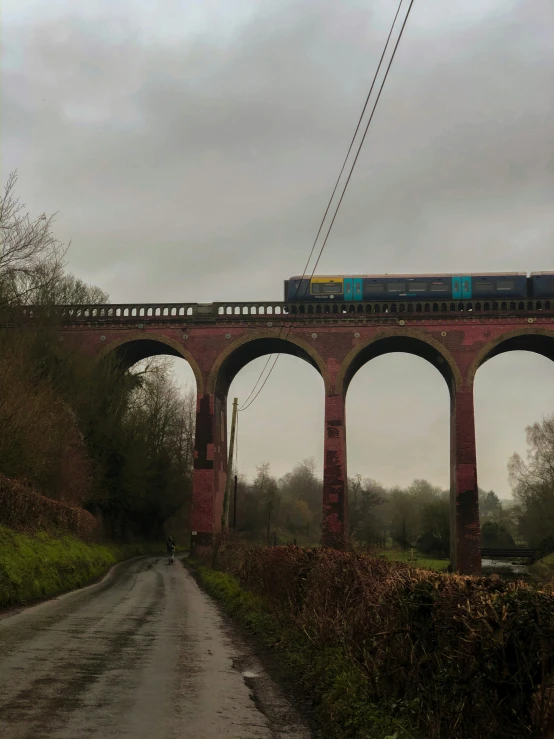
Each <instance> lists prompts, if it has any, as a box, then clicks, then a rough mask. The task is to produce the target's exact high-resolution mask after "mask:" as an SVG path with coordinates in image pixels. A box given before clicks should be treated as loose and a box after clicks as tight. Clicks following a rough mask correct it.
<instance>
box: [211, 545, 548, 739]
mask: <svg viewBox="0 0 554 739" xmlns="http://www.w3.org/2000/svg"><path fill="white" fill-rule="evenodd" d="M218 562H219V567H220V568H222V569H224V570H225V571H227V572H229V573H231V574H233V575H234V576H236V577H237V579H238V581H239V582H240V583H241V585H242V586H244V587H246V588H247V589H248V590H249V591H251V592H253V593H255V594H257V595H258V596H260V597H261V598H262V599H263V602H264V603H265V604H266V607H267V608H268V610H269V612H271V613H272V614H273V615H274V616H275V617H276V618H278V619H279V620H280V621H281V622H282V623H286V624H290V625H292V626H294V627H296V628H298V629H299V630H301V631H303V632H304V633H305V634H306V635H307V637H308V638H309V639H310V640H311V641H312V642H313V643H314V644H316V645H318V646H320V647H321V648H323V649H328V648H332V647H338V646H340V647H341V648H342V649H344V650H345V651H346V653H347V654H348V655H349V657H350V660H351V661H352V664H355V665H356V666H357V667H359V668H360V670H361V674H363V678H364V682H365V690H366V693H367V699H368V702H375V701H378V702H379V703H380V705H386V706H388V707H389V709H390V711H391V712H392V714H393V715H397V716H399V717H406V718H407V719H409V720H410V722H413V723H414V725H417V726H419V727H420V729H421V730H422V731H423V732H424V735H425V736H426V737H429V739H443V737H449V739H475V737H477V736H486V737H487V739H507V738H508V737H514V738H515V737H518V738H520V737H525V736H528V737H541V738H544V739H546V738H547V737H552V736H554V687H553V686H554V680H553V677H554V595H553V594H552V593H550V592H545V591H541V590H538V589H535V588H532V587H529V586H527V585H526V584H524V583H522V582H512V583H508V582H503V581H502V580H493V579H491V578H475V577H463V576H457V575H446V574H439V573H435V572H429V571H424V570H419V569H414V568H412V567H410V566H409V565H408V564H403V563H392V562H387V561H385V560H384V559H380V558H372V557H369V556H367V555H363V554H355V553H349V552H337V551H333V550H329V549H322V548H318V549H300V548H297V547H275V548H271V549H261V548H256V549H241V548H239V547H236V546H234V547H222V548H221V549H220V551H219V554H218ZM352 736H358V735H357V734H352Z"/></svg>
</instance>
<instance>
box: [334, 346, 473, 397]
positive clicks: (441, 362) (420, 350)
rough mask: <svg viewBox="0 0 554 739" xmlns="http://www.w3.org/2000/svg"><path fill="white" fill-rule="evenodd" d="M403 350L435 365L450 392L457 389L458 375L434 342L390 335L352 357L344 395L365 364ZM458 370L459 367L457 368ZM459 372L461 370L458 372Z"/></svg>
mask: <svg viewBox="0 0 554 739" xmlns="http://www.w3.org/2000/svg"><path fill="white" fill-rule="evenodd" d="M397 352H402V353H404V354H413V355H414V356H416V357H421V359H425V360H426V361H427V362H429V363H430V364H432V365H433V367H435V369H437V370H438V371H439V372H440V374H441V375H442V376H443V378H444V380H445V381H446V384H447V386H448V389H449V391H450V394H451V395H452V393H453V392H455V390H456V381H457V379H458V378H457V377H456V376H455V370H454V368H453V366H452V364H451V363H450V362H453V360H448V359H447V358H446V357H445V356H444V354H443V353H442V352H441V351H439V349H438V348H436V347H435V346H433V344H431V343H428V342H427V341H424V340H422V339H419V338H415V337H412V336H388V337H384V338H382V339H377V340H374V341H371V342H370V343H369V344H367V345H366V346H364V347H362V348H361V349H360V350H359V351H358V352H357V353H356V354H355V355H354V356H352V357H351V358H350V360H349V361H348V364H347V366H346V368H345V370H344V378H343V391H344V395H345V396H346V393H347V392H348V388H349V386H350V383H351V382H352V380H353V378H354V375H355V374H356V373H357V372H358V370H360V369H361V368H362V367H363V366H364V365H365V364H367V363H368V362H370V361H371V360H372V359H375V358H376V357H381V356H383V355H385V354H393V353H397ZM455 369H456V370H457V367H456V368H455ZM458 373H459V370H458V372H457V373H456V374H458Z"/></svg>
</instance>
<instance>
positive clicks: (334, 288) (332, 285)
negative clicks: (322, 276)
mask: <svg viewBox="0 0 554 739" xmlns="http://www.w3.org/2000/svg"><path fill="white" fill-rule="evenodd" d="M310 290H311V293H312V295H316V294H318V293H326V294H330V293H334V294H337V295H340V294H341V293H342V282H311V283H310Z"/></svg>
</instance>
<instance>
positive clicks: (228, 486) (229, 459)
mask: <svg viewBox="0 0 554 739" xmlns="http://www.w3.org/2000/svg"><path fill="white" fill-rule="evenodd" d="M238 404H239V401H238V398H235V399H234V400H233V417H232V420H231V438H230V440H229V456H228V457H227V479H226V481H225V495H224V497H223V511H222V512H221V530H222V531H225V529H226V528H227V520H228V515H229V510H228V509H229V498H230V497H231V480H232V479H233V476H232V471H233V448H234V446H235V427H236V424H237V412H238Z"/></svg>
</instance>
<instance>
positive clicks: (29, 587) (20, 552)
mask: <svg viewBox="0 0 554 739" xmlns="http://www.w3.org/2000/svg"><path fill="white" fill-rule="evenodd" d="M154 553H155V554H159V553H163V545H160V544H156V543H151V542H148V543H141V542H139V543H136V544H113V543H109V544H87V543H85V542H83V541H81V540H80V539H78V538H76V537H75V536H70V535H65V536H64V535H61V534H60V535H55V534H52V533H50V532H46V531H42V532H38V533H36V534H25V533H20V532H17V531H13V530H12V529H8V528H6V527H4V526H0V608H9V607H10V606H18V605H28V604H30V603H33V602H35V601H38V600H41V599H43V598H48V597H52V596H55V595H59V594H61V593H64V592H67V591H68V590H74V589H76V588H82V587H83V586H85V585H89V584H90V583H92V582H94V581H95V580H97V579H98V578H99V577H101V576H102V575H103V574H104V573H105V572H107V570H109V568H110V567H111V566H112V565H114V564H116V563H117V562H120V561H122V560H124V559H129V558H130V557H136V556H139V555H141V554H154Z"/></svg>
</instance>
